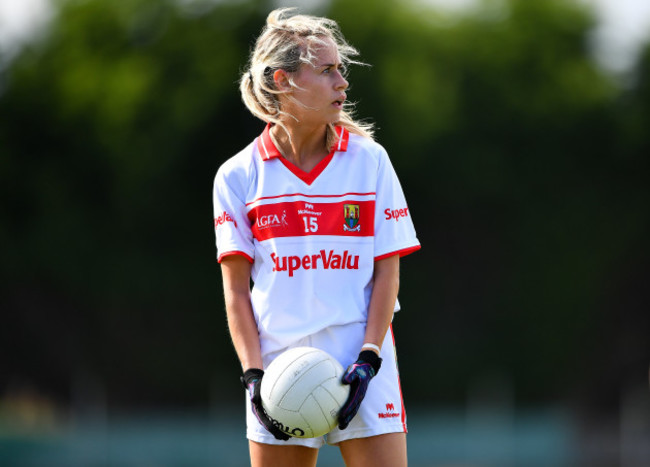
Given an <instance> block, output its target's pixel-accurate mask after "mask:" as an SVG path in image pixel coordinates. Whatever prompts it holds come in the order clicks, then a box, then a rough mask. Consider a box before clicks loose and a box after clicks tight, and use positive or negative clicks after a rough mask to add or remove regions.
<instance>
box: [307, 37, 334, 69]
mask: <svg viewBox="0 0 650 467" xmlns="http://www.w3.org/2000/svg"><path fill="white" fill-rule="evenodd" d="M311 55H312V58H311V60H310V61H311V63H312V65H313V66H321V65H325V64H330V65H331V64H338V63H340V62H341V56H340V54H339V49H338V47H337V46H336V44H335V43H334V41H333V40H332V39H331V38H330V37H324V38H322V39H321V40H319V41H318V42H316V43H314V44H312V46H311Z"/></svg>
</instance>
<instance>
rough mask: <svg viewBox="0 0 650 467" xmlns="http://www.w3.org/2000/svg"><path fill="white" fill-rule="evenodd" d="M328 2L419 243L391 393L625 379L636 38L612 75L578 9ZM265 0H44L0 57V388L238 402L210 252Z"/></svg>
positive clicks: (568, 391)
mask: <svg viewBox="0 0 650 467" xmlns="http://www.w3.org/2000/svg"><path fill="white" fill-rule="evenodd" d="M495 5H497V4H496V3H495V2H485V3H483V4H480V5H479V7H477V9H476V10H475V11H473V12H469V13H467V14H466V15H464V16H461V17H458V18H456V19H454V20H450V19H449V17H446V16H444V15H442V14H441V13H439V12H436V11H435V10H431V9H427V8H425V7H423V6H421V5H420V4H418V3H412V4H411V3H405V2H395V1H390V0H380V1H376V2H372V5H371V6H370V4H369V3H367V2H345V1H338V0H337V1H333V2H331V3H330V4H327V6H326V7H323V9H321V10H319V11H317V13H318V14H324V15H327V16H330V17H332V18H334V19H336V20H337V21H338V22H339V23H340V25H341V27H342V30H343V32H344V33H345V35H346V37H347V39H348V40H349V41H350V42H351V43H352V44H353V45H355V46H356V47H357V48H359V49H360V50H361V52H362V56H361V57H362V59H363V60H364V61H365V62H366V63H368V64H371V66H370V67H356V68H354V69H353V70H352V72H351V77H350V81H351V83H352V87H351V89H350V92H349V95H350V98H352V99H353V100H355V101H356V102H357V114H358V116H359V117H361V118H364V119H368V120H371V121H374V122H375V123H376V124H377V127H378V140H379V141H380V142H381V143H382V144H383V145H384V146H385V147H386V148H387V150H388V152H389V154H390V155H391V158H392V160H393V163H394V165H395V167H396V169H397V172H398V174H399V176H400V179H401V181H402V184H403V186H404V190H405V192H406V195H407V199H408V200H409V205H410V208H411V212H412V213H413V217H414V221H415V224H416V228H417V231H418V235H419V238H420V241H421V243H422V245H423V248H422V250H421V251H420V252H418V253H417V254H414V255H412V256H409V257H406V258H405V259H404V260H403V262H402V287H401V302H402V306H403V311H401V312H400V313H399V315H398V316H397V318H396V320H395V333H396V338H397V341H398V347H399V354H400V369H401V372H402V378H403V386H404V390H405V392H406V394H407V397H408V399H409V401H410V402H411V403H418V404H431V405H444V404H457V403H459V402H461V401H463V400H464V398H465V397H466V395H467V388H468V386H470V385H471V384H472V382H473V381H476V380H477V379H480V378H481V377H482V376H484V375H491V374H501V375H505V377H506V378H508V379H509V380H510V381H512V385H513V388H514V394H515V397H516V401H517V403H518V404H520V405H537V404H546V403H549V402H561V403H567V404H570V405H571V406H573V407H577V408H583V409H586V410H589V409H596V408H597V409H599V410H602V409H609V408H615V406H616V404H617V401H618V400H619V395H620V392H621V390H622V388H625V387H626V386H631V385H638V384H640V383H643V382H644V381H647V377H648V361H649V358H648V357H649V353H650V352H649V350H650V349H649V347H650V346H649V340H648V335H650V317H649V314H648V305H649V303H648V302H649V300H648V298H649V294H648V286H647V284H648V279H649V273H650V271H649V265H650V257H649V251H648V241H647V238H648V234H649V233H650V232H649V217H650V216H649V214H650V211H649V210H648V206H649V205H650V199H649V198H650V191H649V185H648V183H647V176H648V173H650V171H649V170H648V169H649V167H648V165H649V164H648V154H650V147H649V139H648V136H647V128H648V127H649V126H650V92H649V91H650V49H648V48H646V50H645V53H644V54H643V56H642V58H641V61H640V62H639V63H638V66H637V68H636V69H635V70H634V73H633V79H631V80H628V81H626V82H625V85H623V83H622V82H620V81H617V80H615V79H613V78H612V76H610V75H608V74H607V73H606V72H605V71H603V70H602V69H600V68H599V67H598V66H597V65H596V64H595V63H594V61H593V60H592V58H591V55H590V50H589V35H590V33H591V31H592V29H593V27H594V24H595V20H594V17H593V15H592V13H591V12H590V11H589V10H587V9H586V8H585V7H583V6H580V5H579V4H578V3H575V2H567V1H560V0H545V1H543V0H530V1H526V2H517V1H515V0H510V1H506V2H503V3H502V4H501V5H502V6H501V7H500V8H496V7H495ZM270 9H272V6H271V2H266V1H261V0H257V1H246V2H234V3H228V2H216V3H211V2H200V1H193V2H182V3H179V2H175V1H172V0H156V1H149V0H131V1H127V2H114V1H108V0H88V1H83V2H81V1H64V2H59V9H58V11H57V14H56V17H55V18H54V20H53V21H52V23H51V25H50V27H49V29H48V30H46V31H42V32H41V34H40V35H39V39H38V40H34V41H33V42H32V43H30V44H29V46H27V47H26V48H24V49H23V50H22V51H21V53H20V54H19V55H18V56H17V57H16V58H15V59H13V60H12V61H11V62H10V63H9V64H8V65H7V66H6V67H5V68H4V69H3V71H2V72H0V73H1V75H0V77H1V79H0V193H1V196H2V205H1V206H2V208H1V210H0V243H1V244H2V261H0V279H1V282H0V284H1V285H0V309H2V316H3V319H2V325H1V326H0V355H2V356H1V357H0V362H1V364H2V372H1V374H0V395H1V394H2V393H3V392H5V391H7V390H8V388H10V387H14V386H16V385H24V386H29V387H34V388H37V389H38V391H39V392H41V393H43V394H45V395H47V396H48V397H50V398H52V399H53V400H55V401H57V403H59V404H62V405H65V404H67V403H69V402H70V399H71V397H72V394H73V392H74V386H75V384H77V383H75V382H78V381H92V382H93V384H95V385H98V386H100V387H102V388H103V391H104V392H105V394H106V397H107V401H108V404H109V407H114V408H125V407H127V408H128V407H201V406H204V405H205V404H206V403H208V401H209V398H210V397H211V396H210V394H211V391H214V390H215V387H216V388H218V391H219V394H220V396H222V397H224V398H225V399H226V400H227V399H228V398H235V397H239V395H240V394H239V391H240V388H239V385H238V381H237V376H238V374H239V371H240V369H239V367H238V363H237V361H236V357H235V354H234V352H233V350H232V346H231V343H230V339H229V336H228V333H227V329H226V323H225V313H224V310H223V300H222V298H221V285H220V275H219V267H218V265H217V263H216V261H215V247H214V233H213V230H212V219H211V216H212V206H211V189H212V180H213V177H214V173H215V172H216V170H217V168H218V167H219V165H220V164H221V163H222V162H223V161H224V160H226V159H227V158H228V157H230V156H232V155H233V154H235V153H236V152H237V151H238V150H239V149H240V148H242V147H243V146H244V145H245V144H247V143H248V142H249V141H250V140H251V139H252V138H254V137H255V136H256V135H257V134H259V133H260V132H261V130H262V128H263V124H262V122H259V121H257V120H255V119H253V118H252V117H251V116H250V115H249V114H248V112H247V111H246V109H245V108H244V106H243V104H242V103H241V101H240V98H239V94H238V89H237V80H238V76H239V72H240V70H241V69H242V68H243V66H244V64H245V62H246V59H247V54H248V51H249V49H250V47H251V45H252V42H253V40H254V38H255V37H256V35H257V33H258V32H259V30H260V28H261V26H262V25H263V23H264V18H265V17H266V15H267V14H268V11H269V10H270Z"/></svg>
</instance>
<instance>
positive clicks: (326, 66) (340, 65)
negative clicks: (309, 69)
mask: <svg viewBox="0 0 650 467" xmlns="http://www.w3.org/2000/svg"><path fill="white" fill-rule="evenodd" d="M342 66H343V63H342V62H341V63H339V64H336V63H323V64H322V65H318V67H317V68H331V67H342Z"/></svg>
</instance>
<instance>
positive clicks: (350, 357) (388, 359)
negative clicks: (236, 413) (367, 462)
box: [246, 323, 407, 448]
mask: <svg viewBox="0 0 650 467" xmlns="http://www.w3.org/2000/svg"><path fill="white" fill-rule="evenodd" d="M364 336H365V323H353V324H347V325H345V326H335V327H331V328H327V329H324V330H322V331H320V332H318V333H316V334H313V335H311V336H308V337H306V338H304V339H302V340H300V341H298V342H296V343H295V344H294V345H292V346H291V347H300V346H309V347H316V348H319V349H322V350H325V351H326V352H328V353H329V354H330V355H332V356H333V357H334V358H336V359H337V360H338V361H339V362H340V363H341V365H342V366H343V368H347V367H348V366H349V365H350V364H351V363H354V362H355V361H356V359H357V357H358V355H359V350H360V349H361V345H362V344H363V338H364ZM284 350H286V349H283V350H281V351H278V352H274V353H271V354H268V355H263V356H262V359H263V361H264V367H265V368H266V367H267V366H268V365H269V363H270V362H271V361H273V359H274V358H275V357H276V356H277V355H279V354H280V353H282V352H283V351H284ZM381 358H382V359H383V361H382V364H381V369H380V370H379V373H377V375H376V376H375V377H374V378H373V379H372V381H370V385H369V386H368V392H367V393H366V397H365V398H364V399H363V402H362V403H361V407H360V408H359V412H358V413H357V415H356V416H355V417H354V418H353V419H352V421H351V422H350V424H349V425H348V427H347V428H346V429H345V430H339V428H338V427H336V428H334V429H333V430H332V431H331V432H329V433H328V434H326V435H324V436H320V437H318V438H291V439H289V440H288V441H280V440H277V439H275V438H274V437H273V435H272V434H270V433H269V432H268V431H267V430H266V429H265V428H264V427H263V426H262V425H261V424H260V423H259V422H258V421H257V418H256V417H255V415H254V414H253V411H252V410H251V407H250V401H249V399H248V395H247V396H246V436H247V438H248V439H249V440H252V441H257V442H258V443H264V444H278V445H300V446H307V447H311V448H320V447H321V446H323V445H324V444H325V443H327V444H338V443H339V442H341V441H345V440H348V439H353V438H366V437H369V436H376V435H383V434H386V433H406V432H407V430H406V412H405V410H404V401H403V399H402V390H401V387H400V381H399V372H398V369H397V357H396V352H395V341H394V338H393V328H392V326H391V327H390V329H389V330H388V332H387V333H386V338H385V339H384V343H383V345H382V348H381Z"/></svg>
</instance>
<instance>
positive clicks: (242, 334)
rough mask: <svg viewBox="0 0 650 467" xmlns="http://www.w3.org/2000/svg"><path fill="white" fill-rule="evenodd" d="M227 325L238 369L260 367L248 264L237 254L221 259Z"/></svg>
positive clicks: (258, 342) (259, 351)
mask: <svg viewBox="0 0 650 467" xmlns="http://www.w3.org/2000/svg"><path fill="white" fill-rule="evenodd" d="M221 272H222V276H223V292H224V298H225V302H226V316H227V318H228V328H229V330H230V337H231V338H232V342H233V345H234V347H235V352H237V356H238V357H239V362H240V363H241V366H242V369H243V370H244V371H246V370H248V369H249V368H260V369H261V368H262V366H263V363H262V352H261V348H260V338H259V333H258V330H257V324H256V322H255V317H254V316H253V307H252V305H251V297H250V278H251V264H250V263H249V262H248V260H247V259H246V258H244V257H242V256H240V255H232V256H227V257H226V258H224V259H223V260H222V261H221Z"/></svg>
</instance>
